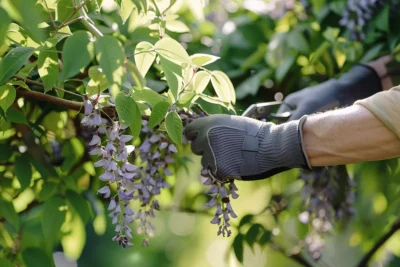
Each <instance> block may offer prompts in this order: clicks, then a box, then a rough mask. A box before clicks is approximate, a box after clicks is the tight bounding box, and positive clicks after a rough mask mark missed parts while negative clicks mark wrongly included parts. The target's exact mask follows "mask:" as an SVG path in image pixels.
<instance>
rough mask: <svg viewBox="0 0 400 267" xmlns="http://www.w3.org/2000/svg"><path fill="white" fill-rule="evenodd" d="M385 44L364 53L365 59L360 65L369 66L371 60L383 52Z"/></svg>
mask: <svg viewBox="0 0 400 267" xmlns="http://www.w3.org/2000/svg"><path fill="white" fill-rule="evenodd" d="M384 46H385V45H384V44H377V45H375V46H373V47H372V48H371V49H369V50H368V51H367V52H366V53H364V55H363V57H362V58H361V59H360V63H364V64H367V63H368V62H370V61H371V60H373V59H375V58H376V57H377V56H378V55H379V53H380V52H381V50H382V49H383V47H384Z"/></svg>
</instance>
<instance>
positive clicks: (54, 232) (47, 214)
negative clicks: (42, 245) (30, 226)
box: [41, 197, 65, 248]
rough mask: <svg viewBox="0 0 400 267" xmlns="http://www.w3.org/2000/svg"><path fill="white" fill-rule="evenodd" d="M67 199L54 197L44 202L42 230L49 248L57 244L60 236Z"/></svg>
mask: <svg viewBox="0 0 400 267" xmlns="http://www.w3.org/2000/svg"><path fill="white" fill-rule="evenodd" d="M64 206H65V201H64V200H63V199H61V198H59V197H52V198H50V199H49V200H47V201H46V202H45V203H44V207H43V212H42V220H41V221H42V231H43V235H44V238H45V240H46V244H48V246H49V248H51V247H52V246H53V244H55V242H56V241H57V240H58V238H59V237H60V228H61V225H62V224H63V223H64V219H65V209H64V210H61V209H62V207H64Z"/></svg>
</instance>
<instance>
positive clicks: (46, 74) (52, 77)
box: [38, 48, 58, 93]
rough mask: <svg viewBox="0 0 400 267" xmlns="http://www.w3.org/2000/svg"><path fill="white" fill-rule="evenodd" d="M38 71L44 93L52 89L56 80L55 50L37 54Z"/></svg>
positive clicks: (56, 62)
mask: <svg viewBox="0 0 400 267" xmlns="http://www.w3.org/2000/svg"><path fill="white" fill-rule="evenodd" d="M38 71H39V75H40V78H42V81H43V83H44V92H45V93H46V92H47V91H49V90H51V89H52V88H53V86H54V85H55V84H56V83H57V79H58V55H57V50H56V49H55V48H51V49H49V50H43V51H41V52H40V53H39V57H38Z"/></svg>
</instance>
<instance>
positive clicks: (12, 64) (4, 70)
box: [0, 47, 34, 85]
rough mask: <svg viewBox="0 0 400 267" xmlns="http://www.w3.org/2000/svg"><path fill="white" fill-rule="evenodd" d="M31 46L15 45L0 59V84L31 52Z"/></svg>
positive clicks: (23, 62)
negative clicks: (15, 46)
mask: <svg viewBox="0 0 400 267" xmlns="http://www.w3.org/2000/svg"><path fill="white" fill-rule="evenodd" d="M33 51H34V49H33V48H32V47H17V48H14V49H13V50H11V51H10V52H9V53H8V54H7V55H6V56H5V57H4V58H3V59H2V60H1V61H0V85H3V84H5V83H6V82H7V81H8V80H9V79H10V78H11V77H12V76H13V75H14V74H15V73H17V71H18V70H19V69H20V68H21V67H22V66H23V65H24V64H25V62H26V61H27V60H28V59H29V58H30V56H31V55H32V54H33Z"/></svg>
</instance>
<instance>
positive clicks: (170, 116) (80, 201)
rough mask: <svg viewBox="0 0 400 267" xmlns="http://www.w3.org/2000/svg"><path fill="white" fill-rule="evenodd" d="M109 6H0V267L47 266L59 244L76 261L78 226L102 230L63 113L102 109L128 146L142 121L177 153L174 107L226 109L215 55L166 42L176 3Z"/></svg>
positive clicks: (225, 85) (77, 0)
mask: <svg viewBox="0 0 400 267" xmlns="http://www.w3.org/2000/svg"><path fill="white" fill-rule="evenodd" d="M115 3H116V5H115V7H116V12H112V13H111V14H109V15H107V16H106V15H104V14H103V9H102V1H97V0H73V1H70V0H37V1H36V0H23V1H22V0H21V1H14V0H13V1H11V0H5V1H1V3H0V108H1V109H0V132H1V136H0V150H1V156H0V178H1V179H0V187H1V194H0V220H1V223H0V232H1V237H0V246H1V250H0V258H1V261H2V264H1V265H2V266H8V265H10V266H11V265H12V264H18V265H23V264H25V265H26V266H43V267H46V266H53V265H54V263H53V259H52V252H53V249H54V248H55V247H57V246H59V245H60V244H61V245H62V247H63V251H64V253H65V254H67V255H68V256H69V257H71V258H76V259H77V258H79V256H80V254H81V252H82V249H83V247H84V244H85V239H86V237H85V231H86V230H85V226H86V225H87V224H88V223H90V224H93V227H94V229H95V231H96V232H97V233H99V234H101V233H103V232H104V231H105V226H106V216H105V214H104V212H105V211H104V207H103V203H102V202H101V200H100V199H98V198H97V196H96V195H95V192H96V190H97V189H98V188H99V184H98V181H97V179H96V177H97V176H98V175H99V174H98V173H96V171H95V170H94V168H93V163H92V161H93V160H95V159H92V158H91V157H90V156H89V154H88V151H87V148H86V143H87V140H86V141H85V138H90V136H87V135H86V136H85V131H84V130H83V129H82V128H81V126H80V115H79V114H77V113H76V111H71V110H69V108H71V107H72V106H73V109H79V108H81V107H82V103H83V100H84V97H83V96H87V97H90V98H92V99H96V101H97V100H98V99H100V104H101V105H102V106H104V105H107V101H111V102H113V103H114V104H115V109H116V112H117V114H118V119H119V120H120V122H121V123H123V124H125V125H129V126H130V130H131V132H132V134H133V135H134V136H135V137H136V141H135V142H136V144H140V138H139V134H140V130H141V126H142V117H143V116H146V117H148V119H149V126H150V127H151V128H157V130H158V131H165V132H166V135H167V136H169V137H170V139H171V140H172V141H173V142H175V143H176V144H179V145H180V144H181V143H182V128H183V126H182V120H181V117H180V116H179V115H178V113H177V112H178V111H179V110H181V109H189V108H191V107H192V106H193V105H200V104H196V102H197V100H199V99H202V100H204V101H206V102H208V103H210V104H211V105H217V106H223V107H224V108H225V109H226V110H230V112H234V107H233V105H234V104H235V99H236V97H235V91H234V88H233V85H232V83H231V81H230V79H229V78H228V76H227V75H226V74H225V73H223V72H222V71H218V70H208V69H206V68H205V66H207V65H209V64H212V63H213V62H215V61H216V60H217V59H218V57H216V56H213V55H209V54H198V53H194V54H193V55H191V56H189V54H188V53H187V51H186V50H185V48H184V47H183V46H182V44H180V43H179V42H178V41H176V40H175V39H174V38H172V37H173V36H169V34H174V33H183V32H187V31H189V28H188V27H187V26H186V25H185V24H184V23H183V22H182V21H180V20H178V16H177V15H175V14H174V13H172V11H170V10H171V8H172V7H173V6H174V4H175V1H131V0H121V1H115ZM138 18H139V19H140V20H141V22H140V23H139V24H138V21H137V19H138ZM140 31H142V32H143V31H144V32H145V34H144V35H141V34H140ZM149 72H150V73H151V75H149ZM152 85H154V87H156V89H157V90H154V88H152ZM207 87H208V88H209V89H211V88H213V90H209V91H208V93H205V89H206V88H207ZM111 108H113V106H112V107H111ZM110 243H111V241H110Z"/></svg>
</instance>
